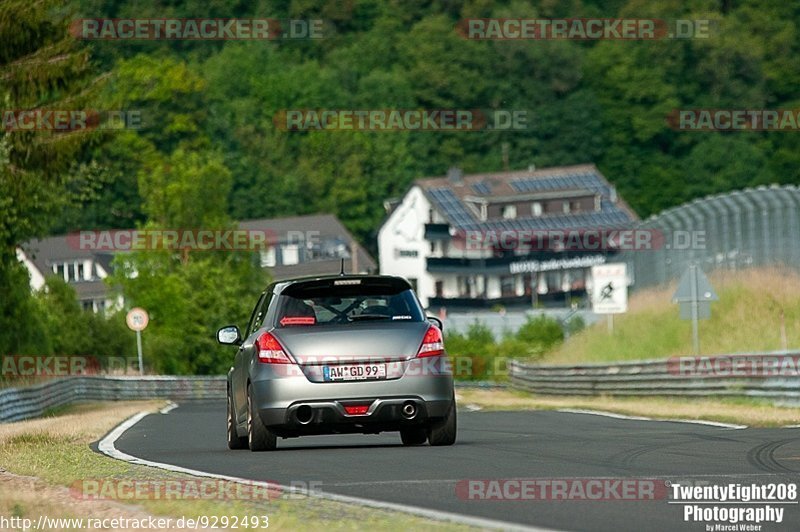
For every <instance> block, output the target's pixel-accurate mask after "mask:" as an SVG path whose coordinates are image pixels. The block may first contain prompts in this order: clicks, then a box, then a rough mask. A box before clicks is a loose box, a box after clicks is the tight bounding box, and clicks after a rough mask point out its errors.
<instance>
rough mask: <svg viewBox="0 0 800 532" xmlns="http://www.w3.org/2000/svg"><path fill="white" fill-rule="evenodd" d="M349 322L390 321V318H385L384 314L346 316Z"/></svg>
mask: <svg viewBox="0 0 800 532" xmlns="http://www.w3.org/2000/svg"><path fill="white" fill-rule="evenodd" d="M348 318H350V321H361V320H364V321H366V320H390V319H392V317H391V316H386V315H385V314H358V315H356V316H348Z"/></svg>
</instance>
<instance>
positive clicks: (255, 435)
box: [247, 385, 278, 452]
mask: <svg viewBox="0 0 800 532" xmlns="http://www.w3.org/2000/svg"><path fill="white" fill-rule="evenodd" d="M254 403H255V401H254V400H253V388H252V387H251V386H249V385H248V386H247V446H248V447H250V450H251V451H253V452H260V451H274V450H275V449H276V448H277V447H278V438H277V436H275V434H273V433H272V432H270V430H269V429H268V428H267V427H266V426H265V425H264V421H263V420H262V419H261V416H259V415H258V412H256V411H255V410H254V406H253V405H254Z"/></svg>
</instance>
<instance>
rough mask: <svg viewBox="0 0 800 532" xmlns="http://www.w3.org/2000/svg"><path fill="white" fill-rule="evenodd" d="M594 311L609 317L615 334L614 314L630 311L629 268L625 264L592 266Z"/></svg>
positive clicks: (611, 330) (610, 329)
mask: <svg viewBox="0 0 800 532" xmlns="http://www.w3.org/2000/svg"><path fill="white" fill-rule="evenodd" d="M592 311H593V312H594V313H595V314H606V315H607V316H608V318H607V319H608V334H613V333H614V314H622V313H624V312H627V311H628V266H627V264H625V263H624V262H619V263H611V264H599V265H597V266H592Z"/></svg>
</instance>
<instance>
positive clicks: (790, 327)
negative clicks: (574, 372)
mask: <svg viewBox="0 0 800 532" xmlns="http://www.w3.org/2000/svg"><path fill="white" fill-rule="evenodd" d="M709 278H710V279H711V283H712V284H713V286H714V288H715V289H716V291H717V294H718V295H719V297H720V300H719V301H718V302H716V303H712V306H711V319H709V320H702V321H700V351H701V353H702V354H704V355H709V354H720V353H738V352H746V351H773V350H779V349H783V345H782V340H781V335H782V333H781V323H782V322H783V324H784V328H785V335H786V346H788V348H790V349H791V348H800V276H798V274H797V273H796V272H790V271H785V270H780V269H759V270H749V271H742V272H719V273H716V274H713V275H710V276H709ZM674 291H675V285H674V284H673V285H671V286H669V287H667V288H662V289H653V290H645V291H642V292H640V293H634V294H633V295H632V297H631V299H630V302H629V303H630V305H629V311H628V313H627V314H624V315H617V316H615V318H614V320H615V321H614V334H613V335H611V336H609V334H608V330H607V325H606V321H605V320H601V321H600V322H598V323H597V324H595V325H594V326H592V327H589V328H587V329H586V330H584V331H583V332H581V333H580V334H578V335H575V336H573V337H572V338H570V339H569V340H568V341H567V342H565V343H564V344H561V345H560V346H559V347H558V348H557V349H556V350H554V351H552V352H550V353H549V354H547V355H545V357H544V358H543V359H542V362H543V363H545V364H573V363H579V362H604V361H612V360H635V359H646V358H659V357H669V356H675V355H690V354H692V326H691V321H688V320H686V321H684V320H681V319H680V318H679V317H678V305H676V304H673V303H672V302H671V299H672V294H673V293H674ZM781 315H783V319H782V318H781Z"/></svg>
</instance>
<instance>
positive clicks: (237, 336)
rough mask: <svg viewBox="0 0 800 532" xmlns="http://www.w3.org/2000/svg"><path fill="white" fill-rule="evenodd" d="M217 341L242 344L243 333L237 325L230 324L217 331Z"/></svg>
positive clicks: (227, 343) (226, 343)
mask: <svg viewBox="0 0 800 532" xmlns="http://www.w3.org/2000/svg"><path fill="white" fill-rule="evenodd" d="M217 342H219V343H221V344H225V345H241V344H242V333H240V332H239V327H237V326H236V325H228V326H227V327H223V328H222V329H220V330H218V331H217Z"/></svg>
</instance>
